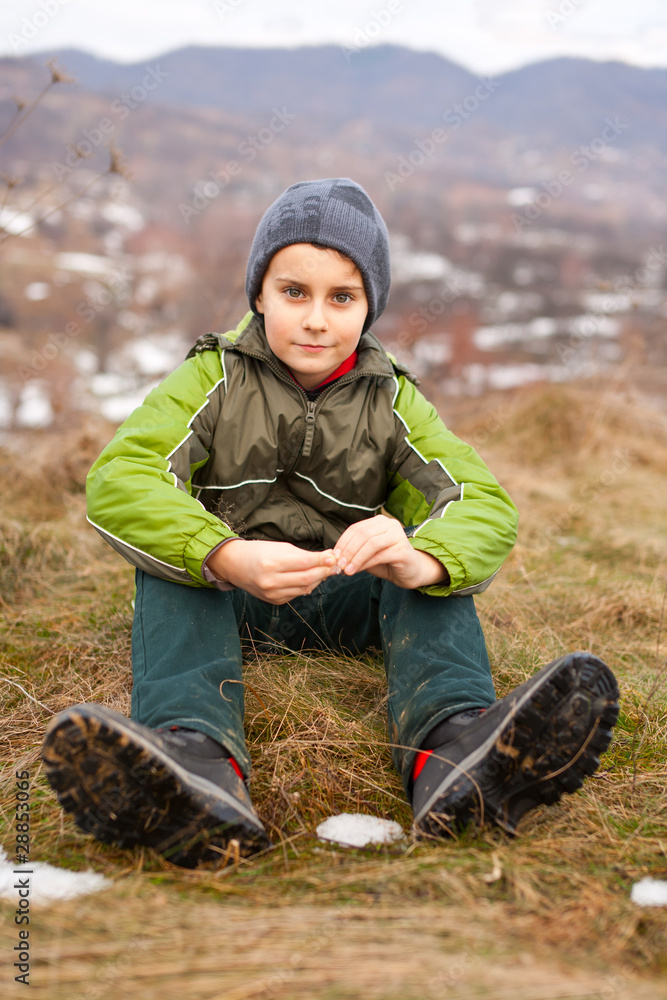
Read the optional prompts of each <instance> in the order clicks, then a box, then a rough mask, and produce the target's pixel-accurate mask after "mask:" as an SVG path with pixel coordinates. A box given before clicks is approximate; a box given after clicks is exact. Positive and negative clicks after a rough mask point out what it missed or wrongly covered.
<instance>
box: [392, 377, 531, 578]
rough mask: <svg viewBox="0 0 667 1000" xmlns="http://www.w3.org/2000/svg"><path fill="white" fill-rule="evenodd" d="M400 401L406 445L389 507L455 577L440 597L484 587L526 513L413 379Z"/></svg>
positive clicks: (401, 382)
mask: <svg viewBox="0 0 667 1000" xmlns="http://www.w3.org/2000/svg"><path fill="white" fill-rule="evenodd" d="M397 381H398V391H397V394H396V398H395V401H394V414H395V418H396V421H397V428H398V446H397V450H396V455H395V459H394V463H393V467H392V469H391V470H390V478H389V496H388V500H387V503H386V504H385V507H386V509H387V511H388V513H390V514H392V515H393V516H394V517H397V518H398V519H399V520H400V521H401V522H402V523H403V524H404V525H405V527H407V528H410V529H413V530H411V531H410V541H411V544H412V545H413V546H414V547H415V548H416V549H419V550H420V551H422V552H428V553H429V554H430V555H432V556H435V558H436V559H438V560H439V561H440V562H441V563H442V564H443V565H444V566H445V568H446V569H447V571H448V573H449V577H450V580H449V583H448V584H435V585H433V586H430V587H424V588H421V589H422V590H423V592H424V593H428V594H433V595H437V596H446V595H448V594H467V593H475V592H479V591H481V590H484V589H485V588H486V587H487V586H488V584H489V583H490V582H491V579H492V578H493V576H494V575H495V574H496V573H497V572H498V570H499V569H500V566H501V565H502V563H503V562H504V560H505V559H506V557H507V555H508V554H509V552H510V550H511V549H512V546H513V545H514V542H515V541H516V534H517V523H518V513H517V510H516V507H515V506H514V504H513V503H512V501H511V499H510V498H509V496H508V494H507V493H506V491H505V490H504V489H503V488H502V486H500V485H499V483H498V482H497V480H496V479H495V477H494V476H493V475H492V474H491V472H490V471H489V469H488V468H487V466H486V465H485V464H484V462H483V461H482V459H481V458H480V456H479V455H478V454H477V452H476V451H475V450H474V449H473V448H472V447H471V446H470V445H468V444H466V443H465V442H464V441H462V440H461V439H460V438H458V437H456V435H454V434H452V432H451V431H449V430H448V429H447V428H446V427H445V425H444V423H443V422H442V420H441V419H440V417H439V416H438V414H437V412H436V410H435V408H434V407H433V406H432V405H431V404H430V403H429V402H428V401H427V400H426V399H425V398H424V396H422V394H421V393H420V392H419V391H418V390H417V389H416V388H415V386H414V385H413V384H412V383H411V382H409V381H408V380H407V379H405V378H399V379H398V380H397Z"/></svg>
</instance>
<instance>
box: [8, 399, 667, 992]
mask: <svg viewBox="0 0 667 1000" xmlns="http://www.w3.org/2000/svg"><path fill="white" fill-rule="evenodd" d="M443 415H444V416H445V417H446V419H447V420H448V422H449V423H450V424H451V425H452V426H453V429H455V430H457V432H459V433H460V434H461V435H462V436H464V437H466V438H467V439H468V440H470V441H471V442H472V443H474V444H475V445H476V447H477V448H478V449H479V450H480V452H481V454H482V455H483V457H484V458H485V459H486V460H487V461H488V462H489V464H490V465H491V467H492V468H493V469H494V471H495V472H496V473H497V475H498V476H499V478H500V480H501V482H502V483H503V484H504V485H505V486H506V487H507V488H508V490H509V492H510V494H511V495H512V496H513V498H514V499H515V500H516V501H517V504H518V506H519V509H520V512H521V516H522V521H521V527H520V536H519V542H518V545H517V547H516V548H515V550H514V552H513V554H512V556H511V557H510V559H509V560H508V563H507V564H506V566H505V568H504V569H503V571H502V572H501V574H500V575H499V577H498V579H497V580H496V581H495V582H494V584H493V586H492V587H491V588H490V589H489V590H488V591H487V592H486V593H485V594H483V595H481V596H480V597H479V598H477V601H476V603H477V607H478V610H479V613H480V616H481V619H482V622H483V626H484V630H485V634H486V637H487V643H488V647H489V652H490V657H491V662H492V667H493V671H494V676H495V679H496V684H497V689H498V694H499V695H503V694H505V693H506V692H507V691H508V690H510V689H511V688H512V687H513V686H514V685H516V684H517V683H519V682H520V681H521V680H523V679H524V678H525V677H526V676H529V675H530V674H532V673H533V672H534V671H535V670H536V669H538V667H539V666H541V665H542V664H543V663H544V662H546V661H548V660H549V659H551V658H553V657H555V656H558V655H560V654H561V653H562V652H564V651H566V650H568V649H576V648H584V649H590V650H592V651H593V652H594V653H596V654H597V655H599V656H601V657H603V658H604V659H605V660H607V662H608V663H609V664H610V665H611V666H612V667H613V669H614V670H615V672H616V673H617V675H618V677H619V681H620V687H621V696H622V702H621V716H620V720H619V724H618V726H617V728H616V730H615V739H614V742H613V744H612V746H611V748H610V750H609V752H608V753H607V755H606V756H605V757H604V758H603V762H602V766H601V768H600V770H599V771H598V773H597V774H596V776H595V777H594V778H593V779H590V780H589V781H588V782H587V783H586V785H585V787H584V788H583V789H582V790H581V791H580V792H578V793H576V794H575V795H572V796H566V797H565V799H564V800H563V801H562V802H561V803H560V804H559V805H558V806H556V807H552V808H549V809H547V808H543V809H540V810H538V811H536V812H535V813H532V814H530V816H529V817H527V818H526V820H525V821H524V823H523V824H522V826H521V830H520V836H519V837H518V838H517V839H516V840H514V841H508V840H507V839H505V838H504V837H503V836H502V835H500V834H499V833H497V832H496V833H491V832H487V833H484V834H483V835H479V836H473V835H465V836H461V837H460V838H459V839H458V840H457V841H453V842H446V843H445V842H443V843H439V844H429V843H419V844H415V843H413V842H412V841H411V839H410V837H409V825H410V812H409V809H408V807H407V804H406V803H405V801H404V799H403V795H402V791H401V788H400V781H399V779H398V776H397V775H396V774H395V773H394V772H393V770H392V767H391V760H390V753H389V747H388V745H387V742H386V733H385V703H384V695H385V687H384V685H385V681H384V676H383V670H382V667H381V664H380V662H379V660H378V658H376V657H373V656H367V657H364V658H363V659H361V660H360V661H353V660H344V659H338V658H335V657H327V656H323V655H320V654H316V653H304V654H303V655H300V656H290V657H281V656H275V657H267V656H260V657H258V658H256V659H251V660H250V661H249V663H248V664H247V674H246V683H247V688H248V694H247V725H248V732H249V741H250V748H251V752H252V756H253V762H254V768H255V771H254V779H253V798H254V800H255V801H256V803H257V805H258V808H259V811H260V813H261V815H262V818H263V819H264V821H265V823H266V824H267V825H268V827H269V829H270V830H271V836H272V839H273V843H274V845H275V846H274V847H273V849H272V850H271V852H270V853H269V854H267V855H266V856H263V857H261V858H258V859H256V860H255V861H250V862H242V863H241V864H239V865H234V864H231V865H228V866H227V867H226V868H224V869H222V870H220V871H218V872H211V871H205V870H201V871H196V872H184V871H183V870H179V869H175V868H174V867H173V866H171V865H169V864H168V863H167V862H165V861H164V860H162V859H160V858H158V857H157V856H155V855H153V854H152V853H151V852H150V851H140V850H136V851H121V850H118V849H116V848H112V847H107V846H104V845H101V844H98V843H96V842H95V841H93V840H91V839H89V838H87V837H84V836H82V835H81V834H80V833H79V832H78V831H77V830H76V828H75V827H74V825H73V823H72V821H71V820H70V819H69V818H68V817H65V818H63V816H62V814H61V812H60V810H59V808H58V806H57V802H56V799H55V795H54V794H53V792H52V791H51V790H50V788H49V787H48V785H47V784H46V781H45V779H44V776H43V773H42V770H41V765H40V763H39V747H40V743H41V739H42V735H43V732H44V727H45V724H46V722H47V720H48V718H49V717H50V715H51V714H52V713H55V712H57V711H59V710H60V709H62V708H64V707H66V706H68V705H70V704H72V703H74V702H77V701H81V700H91V701H101V702H104V703H105V704H107V705H109V706H111V707H115V708H118V709H120V710H121V711H127V709H128V706H129V698H130V674H129V664H130V659H129V657H130V624H131V609H130V603H129V602H130V599H131V596H132V573H131V570H130V569H129V567H128V566H127V565H126V564H125V563H123V561H122V560H121V559H120V558H119V557H118V556H117V555H116V554H115V553H113V552H112V550H111V549H110V548H108V547H106V546H105V545H104V543H103V542H102V541H101V539H100V538H99V537H98V536H97V535H96V534H95V533H94V532H93V531H92V529H90V528H89V527H88V526H87V525H86V524H85V522H84V519H83V496H82V492H81V489H82V483H83V477H84V475H85V471H86V469H87V467H88V465H89V464H90V462H91V461H92V459H93V458H94V457H95V455H96V453H97V450H98V449H99V448H100V447H101V445H102V444H103V443H104V442H105V440H106V438H107V437H108V435H109V434H110V433H111V429H112V428H111V426H94V425H91V426H90V428H89V430H88V433H87V435H86V436H84V437H80V438H78V439H75V440H73V439H71V438H68V437H63V436H62V435H58V434H55V433H44V432H42V433H41V435H40V434H37V435H34V434H33V435H31V434H28V433H25V432H24V433H23V434H19V435H16V436H15V437H14V439H13V444H12V445H11V446H8V444H7V443H5V446H4V448H3V449H2V451H1V452H0V461H1V463H2V464H1V467H0V473H1V475H0V492H1V493H2V504H1V510H2V515H1V516H2V522H1V524H0V538H1V539H2V542H1V545H2V560H1V561H0V566H1V572H2V580H1V593H2V605H1V607H2V619H3V621H2V637H1V638H2V647H1V654H0V656H1V659H0V663H1V667H0V670H1V674H2V681H3V683H2V684H0V700H1V701H0V703H1V704H2V715H3V718H4V719H5V720H6V722H5V726H4V728H3V736H2V738H3V741H4V744H5V746H4V748H3V757H4V759H5V760H10V761H11V762H12V764H11V767H8V768H7V769H6V770H5V772H4V774H3V782H4V784H3V788H4V792H3V799H2V809H3V813H2V815H3V816H4V817H5V819H4V820H3V822H4V824H5V825H4V828H3V844H5V845H6V846H8V847H9V846H10V833H11V831H10V827H9V825H8V820H7V817H11V815H12V808H13V794H14V769H15V767H17V768H27V769H28V770H29V772H30V782H31V789H32V791H31V796H32V799H31V801H32V804H33V812H32V832H33V833H32V835H33V839H34V842H33V854H32V857H33V858H34V859H35V860H37V859H39V860H46V861H49V862H51V863H53V864H58V865H63V866H66V867H72V868H75V869H79V868H84V867H92V868H93V869H94V870H95V871H98V872H102V873H103V874H104V875H106V876H107V877H108V878H110V879H112V880H113V883H114V884H113V886H112V887H111V888H110V889H109V890H108V891H106V892H105V893H104V894H102V895H98V896H90V897H86V898H84V899H83V900H80V901H78V900H75V901H72V902H69V903H67V902H63V903H59V904H57V905H56V906H55V907H54V908H51V909H50V910H45V911H38V912H36V913H35V917H34V921H33V924H31V934H32V937H31V945H33V944H34V947H35V955H36V959H35V965H34V971H33V982H34V984H35V985H37V987H38V989H39V988H42V987H43V988H45V989H46V988H47V987H46V984H47V983H48V996H49V998H50V1000H65V998H67V1000H70V998H71V997H73V996H84V995H86V991H89V990H91V989H96V990H99V992H98V993H96V994H95V995H97V996H107V995H108V996H113V995H121V994H122V995H124V996H128V997H135V996H136V997H137V998H139V997H141V1000H153V998H155V1000H157V998H158V997H160V996H164V995H165V990H167V991H169V990H171V991H172V992H173V991H175V990H179V991H183V992H184V993H187V995H188V996H189V997H193V998H200V997H201V998H202V1000H203V998H205V997H212V996H214V995H215V996H219V995H221V993H220V991H221V990H223V991H224V995H225V998H226V1000H229V998H233V1000H252V998H259V997H267V998H268V997H271V998H282V1000H292V998H296V997H297V996H317V997H318V998H322V1000H341V998H344V1000H352V998H356V997H358V996H359V995H360V993H362V994H363V996H364V997H369V998H372V1000H396V998H398V997H399V996H400V997H401V1000H425V998H430V997H432V996H433V997H436V996H438V997H440V996H442V995H444V994H445V992H446V994H447V996H451V997H453V998H460V1000H464V998H470V997H471V996H479V997H489V998H490V1000H491V998H492V1000H504V998H508V1000H509V998H510V997H511V998H512V1000H536V998H537V997H539V998H540V1000H556V998H564V997H571V998H575V997H581V998H583V997H590V998H593V997H599V996H619V997H622V996H632V997H633V998H638V1000H657V998H661V997H664V996H665V990H664V971H665V970H664V955H665V951H666V949H667V909H665V908H663V909H659V908H645V909H642V908H639V907H637V906H635V905H634V904H633V903H632V902H631V901H630V898H629V894H630V889H631V886H632V884H633V883H634V882H636V881H637V880H638V879H640V878H642V877H644V876H653V877H655V878H665V871H666V865H665V843H666V842H667V813H666V811H665V779H666V777H667V772H666V770H665V757H664V743H665V738H666V737H667V663H666V661H665V642H664V626H665V598H666V594H667V576H666V574H665V567H666V561H665V559H666V556H667V549H666V540H665V532H664V526H665V523H667V500H666V498H665V490H664V469H665V467H666V465H667V422H666V419H665V414H664V412H662V411H660V410H656V409H655V408H653V407H652V406H651V405H650V404H649V403H647V401H646V400H645V399H644V398H643V397H642V396H641V394H639V393H637V392H636V391H635V390H634V389H633V388H632V386H630V385H629V384H628V382H627V380H626V381H625V382H620V381H616V382H614V381H611V380H606V381H596V382H589V383H586V384H582V385H580V386H573V387H552V388H551V389H546V390H545V389H544V388H543V387H541V388H538V389H535V388H532V389H523V390H520V391H518V392H515V393H512V394H507V393H504V394H498V395H494V394H490V395H488V396H487V397H485V399H484V400H483V401H481V400H476V401H472V402H468V403H467V404H466V406H465V407H461V408H460V409H459V411H458V413H454V412H447V411H444V413H443ZM26 454H29V455H30V456H31V462H30V464H29V465H28V464H26V462H25V460H24V455H26ZM341 811H348V812H365V813H372V814H375V815H382V816H386V817H391V818H393V819H396V820H398V821H399V822H400V823H401V824H402V825H403V828H404V829H405V830H406V833H408V839H407V840H406V841H405V843H404V844H403V845H402V846H400V845H399V846H397V847H395V848H394V847H392V848H387V849H382V848H378V849H368V850H350V849H345V848H340V847H333V846H331V845H326V846H325V845H323V844H321V843H318V841H317V839H316V838H315V836H314V830H315V827H316V825H317V824H318V823H319V822H321V821H322V820H323V819H324V818H325V817H326V816H328V815H330V814H332V813H334V812H341ZM9 822H10V821H9ZM1 926H2V934H3V940H4V941H6V942H9V941H10V940H11V943H12V944H13V943H14V942H13V935H14V927H13V915H12V912H11V911H10V907H9V906H5V908H4V912H3V914H2V924H1ZM38 995H46V993H43V994H42V993H38Z"/></svg>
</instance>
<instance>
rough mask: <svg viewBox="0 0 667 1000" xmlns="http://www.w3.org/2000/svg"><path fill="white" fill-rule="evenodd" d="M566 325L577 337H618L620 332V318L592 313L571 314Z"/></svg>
mask: <svg viewBox="0 0 667 1000" xmlns="http://www.w3.org/2000/svg"><path fill="white" fill-rule="evenodd" d="M567 327H568V330H569V332H570V333H573V334H575V336H577V337H618V335H619V333H620V332H621V323H620V320H617V319H614V318H613V317H612V316H600V315H596V314H594V313H584V315H583V316H573V317H572V318H571V319H569V320H568V323H567Z"/></svg>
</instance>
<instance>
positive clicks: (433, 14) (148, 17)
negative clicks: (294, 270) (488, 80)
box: [0, 0, 667, 73]
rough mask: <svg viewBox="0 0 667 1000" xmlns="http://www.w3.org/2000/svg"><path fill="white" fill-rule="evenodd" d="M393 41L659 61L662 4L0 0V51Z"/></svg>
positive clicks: (530, 56)
mask: <svg viewBox="0 0 667 1000" xmlns="http://www.w3.org/2000/svg"><path fill="white" fill-rule="evenodd" d="M382 42H384V43H387V42H391V43H397V44H400V45H408V46H410V47H411V48H414V49H420V50H425V51H435V52H439V53H440V54H442V55H444V56H447V57H448V58H450V59H453V60H454V61H456V62H458V63H461V64H462V65H464V66H466V67H468V68H469V69H471V70H473V71H475V72H477V73H494V72H501V71H504V70H507V69H511V68H513V67H515V66H522V65H526V64H527V63H531V62H537V61H539V60H541V59H546V58H550V57H552V56H557V55H575V56H585V57H588V58H591V59H619V60H622V61H625V62H630V63H635V64H637V65H641V66H667V2H666V0H450V2H443V0H376V2H372V0H371V2H367V0H361V2H359V0H336V2H335V3H320V4H318V3H317V2H314V0H280V2H276V0H9V2H7V0H5V3H3V5H2V10H0V53H3V54H8V55H12V54H26V53H28V52H52V51H53V50H55V49H59V48H80V49H84V50H86V51H88V52H92V53H94V54H95V55H100V56H105V57H109V58H112V59H116V60H119V61H123V62H141V61H144V60H148V59H152V58H154V57H155V56H157V55H160V54H162V53H164V52H168V51H170V50H172V49H175V48H180V47H181V46H183V45H190V44H197V45H237V46H253V47H255V46H281V47H285V46H297V45H311V44H322V43H333V44H337V45H344V46H349V47H350V48H352V47H354V48H356V49H359V48H362V47H367V46H368V45H372V44H378V43H382Z"/></svg>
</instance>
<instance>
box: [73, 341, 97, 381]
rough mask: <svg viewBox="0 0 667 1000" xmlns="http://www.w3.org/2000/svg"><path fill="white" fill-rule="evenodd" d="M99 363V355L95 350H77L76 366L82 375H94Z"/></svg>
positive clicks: (75, 356)
mask: <svg viewBox="0 0 667 1000" xmlns="http://www.w3.org/2000/svg"><path fill="white" fill-rule="evenodd" d="M98 364H99V362H98V359H97V355H96V354H95V352H94V351H89V350H86V349H85V348H84V349H83V350H82V351H77V353H76V354H75V355H74V367H75V368H76V370H77V371H78V372H80V373H81V374H82V375H94V374H95V372H96V371H97V366H98Z"/></svg>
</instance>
